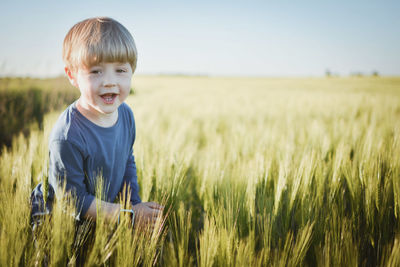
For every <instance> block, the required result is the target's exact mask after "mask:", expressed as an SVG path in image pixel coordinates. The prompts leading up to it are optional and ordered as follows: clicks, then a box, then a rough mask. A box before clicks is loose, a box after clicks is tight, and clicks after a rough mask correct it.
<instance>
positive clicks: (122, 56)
mask: <svg viewBox="0 0 400 267" xmlns="http://www.w3.org/2000/svg"><path fill="white" fill-rule="evenodd" d="M63 60H64V63H65V65H66V66H67V67H69V68H71V69H72V70H75V69H76V68H78V67H81V66H84V67H91V66H93V65H96V64H99V63H100V62H129V64H130V65H131V67H132V70H133V71H135V68H136V62H137V50H136V46H135V41H134V40H133V37H132V35H131V34H130V33H129V31H128V30H127V29H126V28H125V27H124V26H123V25H122V24H120V23H119V22H118V21H116V20H114V19H111V18H108V17H96V18H90V19H86V20H83V21H81V22H78V23H77V24H75V25H74V26H73V27H72V28H71V29H70V30H69V32H68V33H67V35H66V36H65V38H64V43H63Z"/></svg>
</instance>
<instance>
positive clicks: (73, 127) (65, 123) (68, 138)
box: [49, 103, 84, 146]
mask: <svg viewBox="0 0 400 267" xmlns="http://www.w3.org/2000/svg"><path fill="white" fill-rule="evenodd" d="M79 115H80V114H78V111H77V109H76V106H75V103H73V104H71V105H70V106H68V108H66V109H65V110H64V112H63V113H61V115H60V116H59V117H58V119H57V121H56V123H55V124H54V126H53V129H52V131H51V134H50V138H49V144H51V143H53V142H57V143H65V142H67V143H71V144H74V145H75V146H81V145H82V143H83V139H84V138H83V136H84V134H83V133H82V120H80V119H79Z"/></svg>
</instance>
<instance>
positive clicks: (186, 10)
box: [0, 0, 400, 77]
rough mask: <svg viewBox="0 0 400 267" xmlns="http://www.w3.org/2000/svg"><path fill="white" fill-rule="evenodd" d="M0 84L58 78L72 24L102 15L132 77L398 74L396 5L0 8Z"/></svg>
mask: <svg viewBox="0 0 400 267" xmlns="http://www.w3.org/2000/svg"><path fill="white" fill-rule="evenodd" d="M0 9H1V11H2V12H1V13H2V14H1V16H0V25H1V27H0V36H1V42H0V75H1V76H4V75H13V76H27V75H30V76H37V77H49V76H55V75H60V74H62V73H63V62H62V58H61V47H62V42H63V39H64V36H65V34H66V33H67V31H68V30H69V29H70V28H71V27H72V26H73V25H74V24H75V23H76V22H78V21H81V20H83V19H86V18H89V17H94V16H109V17H112V18H114V19H116V20H118V21H119V22H121V23H122V24H123V25H125V27H127V28H128V30H130V31H131V33H132V35H133V37H134V38H135V41H136V46H137V48H138V52H139V58H138V67H137V71H136V73H138V74H159V73H162V74H177V73H179V74H202V75H229V76H231V75H240V76H322V75H324V73H325V71H326V69H329V70H330V71H331V72H333V73H337V74H339V75H348V74H349V73H351V72H363V73H365V74H370V73H371V72H372V71H375V70H376V71H378V72H379V73H380V74H382V75H400V15H399V14H400V1H378V0H376V1H345V0H337V1H329V3H328V1H296V2H295V1H265V0H264V1H251V0H249V1H217V0H214V1H208V0H203V1H143V0H141V1H136V0H134V1H132V0H131V1H122V0H116V1H91V0H85V1H50V0H46V1H40V0H37V1H18V0H14V1H9V0H1V2H0Z"/></svg>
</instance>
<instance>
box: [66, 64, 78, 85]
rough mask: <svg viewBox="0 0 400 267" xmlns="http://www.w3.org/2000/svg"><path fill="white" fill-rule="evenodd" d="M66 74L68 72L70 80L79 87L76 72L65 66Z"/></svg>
mask: <svg viewBox="0 0 400 267" xmlns="http://www.w3.org/2000/svg"><path fill="white" fill-rule="evenodd" d="M64 71H65V74H67V77H68V80H69V82H70V83H71V84H72V85H73V86H75V87H78V83H77V81H76V77H75V73H74V72H73V71H72V70H71V69H70V68H68V67H65V68H64Z"/></svg>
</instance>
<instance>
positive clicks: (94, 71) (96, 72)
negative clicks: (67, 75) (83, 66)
mask: <svg viewBox="0 0 400 267" xmlns="http://www.w3.org/2000/svg"><path fill="white" fill-rule="evenodd" d="M90 73H92V74H99V73H100V71H99V70H91V71H90Z"/></svg>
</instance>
